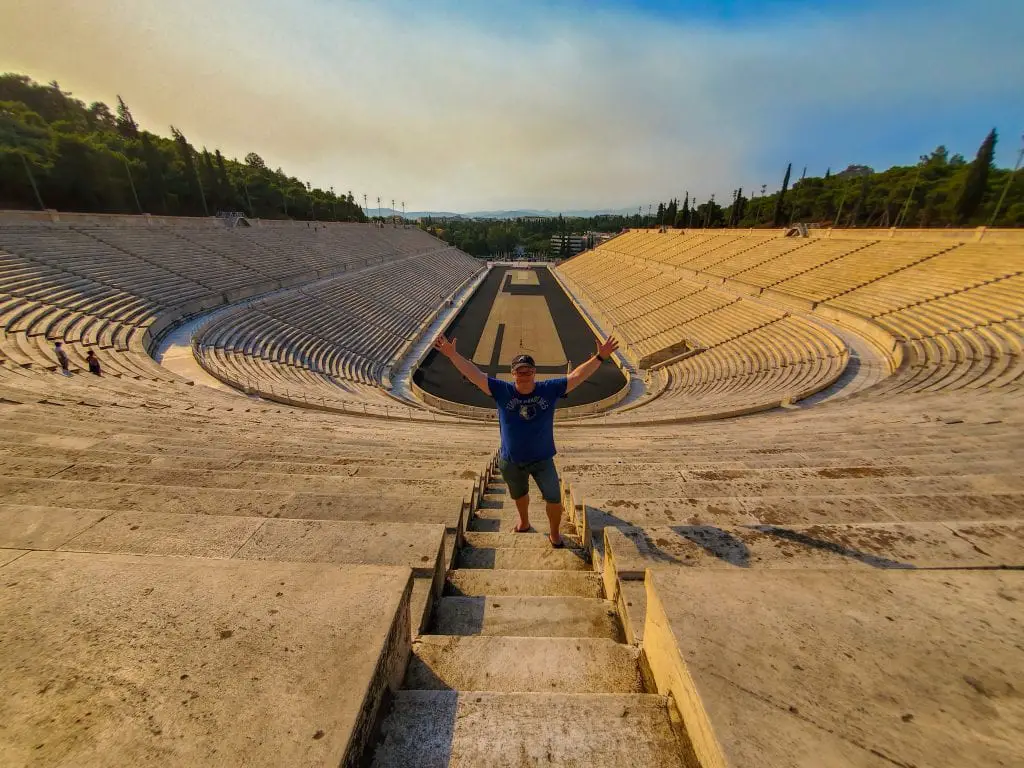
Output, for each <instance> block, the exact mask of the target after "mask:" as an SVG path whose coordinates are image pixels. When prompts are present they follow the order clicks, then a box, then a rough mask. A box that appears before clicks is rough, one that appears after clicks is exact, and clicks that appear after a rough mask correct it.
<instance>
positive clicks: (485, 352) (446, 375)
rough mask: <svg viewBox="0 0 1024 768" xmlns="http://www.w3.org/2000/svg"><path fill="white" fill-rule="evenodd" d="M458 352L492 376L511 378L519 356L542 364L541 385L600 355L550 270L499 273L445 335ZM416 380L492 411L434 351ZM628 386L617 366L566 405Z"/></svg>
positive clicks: (495, 272)
mask: <svg viewBox="0 0 1024 768" xmlns="http://www.w3.org/2000/svg"><path fill="white" fill-rule="evenodd" d="M445 333H446V334H447V335H448V337H449V338H451V337H455V338H456V339H457V340H458V343H457V348H458V350H459V352H460V353H462V355H464V356H465V357H468V358H470V359H471V360H473V362H474V363H476V364H477V365H478V366H479V367H480V369H481V370H483V371H485V372H486V373H487V374H488V375H490V376H497V377H499V378H504V379H506V380H509V379H510V375H509V364H510V363H511V361H512V358H513V357H515V356H516V355H518V354H520V353H526V354H529V355H532V356H533V358H534V360H536V362H537V378H538V379H547V378H553V377H556V376H564V375H565V374H566V373H567V371H568V370H569V369H571V368H572V367H575V366H576V365H579V364H580V363H582V362H583V361H585V360H586V359H587V358H589V357H590V356H591V355H592V354H594V351H595V349H596V339H595V336H594V332H593V331H592V330H591V328H590V326H589V325H587V323H586V321H585V320H584V319H583V318H582V317H581V316H580V314H579V312H578V311H577V310H576V307H575V306H573V304H572V302H571V301H570V300H569V297H568V296H566V295H565V292H564V291H563V290H562V288H561V286H559V284H558V282H557V281H556V280H555V279H554V277H553V276H552V275H551V273H550V271H548V270H547V269H543V268H535V269H516V268H509V267H496V268H494V269H492V270H491V273H490V274H489V275H488V276H487V278H486V279H485V280H484V281H483V283H481V285H480V287H479V288H478V289H477V291H476V293H475V294H473V296H472V297H470V299H469V301H468V302H466V306H465V307H463V309H462V310H461V311H460V312H459V314H458V315H457V316H456V317H455V320H453V321H452V322H451V323H450V324H449V326H448V327H447V328H446V329H445ZM413 378H414V381H415V382H416V384H417V385H419V386H420V387H422V388H423V389H424V390H425V391H427V392H429V393H430V394H432V395H435V396H437V397H441V398H444V399H445V400H451V401H453V402H456V403H463V404H465V405H474V406H478V407H482V408H489V407H493V405H494V401H493V400H492V399H491V398H490V397H488V396H487V395H485V394H484V393H483V392H481V391H480V390H478V389H477V388H476V387H474V386H473V385H472V384H470V383H469V382H468V381H467V380H466V379H464V378H463V377H462V374H460V373H459V372H458V371H457V370H455V367H454V366H453V365H452V364H451V363H450V362H448V361H447V360H445V359H444V358H443V357H441V356H440V355H438V354H437V352H435V351H431V352H430V353H428V354H427V356H426V358H424V360H423V363H422V364H421V365H420V367H419V368H418V369H417V370H416V372H415V374H414V377H413ZM625 383H626V378H625V376H624V375H623V373H622V371H621V370H619V368H618V367H617V366H616V365H615V364H614V363H611V362H607V363H605V364H604V365H602V366H601V367H600V368H599V369H598V370H597V372H596V373H595V374H594V375H593V376H591V377H590V379H588V380H587V381H586V382H584V383H583V384H582V385H581V386H580V387H579V388H578V389H576V390H575V391H574V392H573V393H572V394H571V395H569V396H568V397H565V398H563V399H562V400H560V401H559V403H558V406H557V407H559V408H569V407H572V406H575V405H584V404H586V403H592V402H595V401H597V400H602V399H604V398H606V397H608V396H610V395H612V394H614V393H615V392H617V391H618V390H619V389H621V388H622V387H623V386H624V385H625Z"/></svg>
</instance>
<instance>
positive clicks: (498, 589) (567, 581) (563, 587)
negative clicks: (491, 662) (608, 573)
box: [445, 568, 603, 597]
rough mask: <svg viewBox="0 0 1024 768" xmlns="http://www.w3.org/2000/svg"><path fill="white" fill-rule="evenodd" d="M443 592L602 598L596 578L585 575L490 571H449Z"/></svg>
mask: <svg viewBox="0 0 1024 768" xmlns="http://www.w3.org/2000/svg"><path fill="white" fill-rule="evenodd" d="M445 591H446V593H447V594H450V595H455V596H459V595H462V596H469V597H480V596H484V595H491V596H494V597H498V596H502V595H535V596H543V595H565V596H567V597H602V595H603V593H602V585H601V577H600V575H599V574H596V573H592V572H589V571H516V570H503V571H492V570H486V569H483V568H479V569H464V570H456V571H451V572H450V573H449V574H448V583H447V585H446V587H445Z"/></svg>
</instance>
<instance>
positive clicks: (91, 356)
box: [85, 349, 103, 376]
mask: <svg viewBox="0 0 1024 768" xmlns="http://www.w3.org/2000/svg"><path fill="white" fill-rule="evenodd" d="M85 362H86V363H88V365H89V373H91V374H92V375H93V376H102V375H103V370H102V369H101V368H100V361H99V358H98V357H96V353H95V352H93V351H92V350H91V349H90V350H89V352H88V353H87V354H86V356H85Z"/></svg>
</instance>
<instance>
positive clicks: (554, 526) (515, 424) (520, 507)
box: [434, 334, 619, 548]
mask: <svg viewBox="0 0 1024 768" xmlns="http://www.w3.org/2000/svg"><path fill="white" fill-rule="evenodd" d="M455 342H456V339H452V340H451V341H449V340H448V339H447V338H446V337H445V336H444V334H441V335H439V336H438V337H437V338H436V339H434V349H436V350H437V351H438V352H440V353H441V354H442V355H444V356H445V357H447V358H448V359H449V360H451V362H452V365H454V366H455V367H456V368H457V369H458V371H459V373H461V374H462V375H463V376H465V377H466V378H467V379H469V380H470V381H471V382H472V383H473V384H475V385H476V386H477V387H479V388H480V389H481V390H482V391H483V392H484V393H485V394H488V395H490V396H491V397H493V398H494V402H495V404H496V405H497V407H498V425H499V427H500V429H501V450H500V452H499V454H498V467H499V469H500V470H501V476H502V477H503V478H504V479H505V483H506V484H507V485H508V492H509V495H510V496H511V497H512V499H513V500H514V501H515V503H516V510H517V511H518V512H519V522H518V523H517V524H516V527H515V528H514V529H513V530H514V531H515V532H516V533H523V532H525V531H528V530H529V529H530V478H531V477H532V478H533V479H534V481H535V482H536V483H537V487H538V488H540V492H541V495H542V496H543V497H544V501H545V503H546V506H547V513H548V524H549V526H550V528H549V532H548V541H550V542H551V546H553V547H556V548H557V547H562V546H564V544H563V542H562V534H561V533H560V532H559V529H560V526H561V523H562V493H561V487H560V485H559V482H558V471H557V470H556V469H555V462H554V457H555V403H557V402H558V398H560V397H564V396H565V395H567V394H568V393H569V392H572V391H573V390H574V389H576V387H578V386H579V385H580V384H582V383H583V382H584V381H586V380H587V379H589V378H590V377H591V376H593V375H594V372H595V371H597V369H598V368H600V367H601V363H603V362H604V361H605V360H607V359H608V358H609V357H611V355H612V354H613V353H614V352H615V350H616V349H618V348H619V343H618V342H617V341H616V340H615V338H614V337H613V336H609V337H608V338H607V339H605V340H604V342H602V343H600V344H598V346H597V354H595V355H594V356H593V357H591V358H590V359H589V360H587V362H585V363H583V364H582V365H579V366H577V367H576V368H575V369H574V370H573V371H572V372H571V373H570V374H569V375H568V376H563V377H561V378H557V379H548V380H547V381H537V366H536V364H535V363H534V362H533V358H532V357H530V356H529V355H517V356H516V357H515V358H513V360H512V376H513V377H514V379H515V383H512V384H510V383H509V382H507V381H502V380H501V379H497V378H494V377H493V376H488V375H487V374H486V373H484V372H483V371H481V370H480V369H479V368H477V367H476V365H474V364H473V362H472V361H470V360H467V359H466V358H464V357H463V356H462V355H460V354H459V353H458V352H457V351H456V350H455Z"/></svg>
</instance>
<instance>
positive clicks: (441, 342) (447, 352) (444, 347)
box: [434, 333, 458, 360]
mask: <svg viewBox="0 0 1024 768" xmlns="http://www.w3.org/2000/svg"><path fill="white" fill-rule="evenodd" d="M457 341H458V339H456V338H454V337H453V338H452V340H451V341H448V338H447V337H446V336H445V335H444V334H443V333H439V334H438V335H437V338H436V339H434V349H436V350H437V351H438V352H440V353H441V354H442V355H444V356H445V357H447V358H448V359H449V360H451V358H452V355H454V354H455V342H457Z"/></svg>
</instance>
